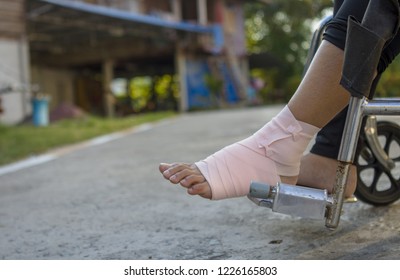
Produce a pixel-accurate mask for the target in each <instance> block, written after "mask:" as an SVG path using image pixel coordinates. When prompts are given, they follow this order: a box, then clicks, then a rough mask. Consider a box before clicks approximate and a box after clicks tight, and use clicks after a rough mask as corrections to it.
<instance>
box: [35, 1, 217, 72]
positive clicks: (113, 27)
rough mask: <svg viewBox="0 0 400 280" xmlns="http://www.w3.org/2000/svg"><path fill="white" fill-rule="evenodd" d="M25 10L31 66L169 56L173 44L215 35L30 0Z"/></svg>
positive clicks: (78, 5) (79, 5)
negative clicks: (202, 35) (37, 63)
mask: <svg viewBox="0 0 400 280" xmlns="http://www.w3.org/2000/svg"><path fill="white" fill-rule="evenodd" d="M27 9H28V10H27V17H28V38H29V43H30V49H31V55H32V60H33V62H41V63H46V64H54V65H79V64H85V63H97V62H99V61H102V60H104V59H119V58H141V57H143V56H144V55H145V56H146V57H151V56H152V55H154V56H157V55H161V54H163V53H173V52H174V49H175V43H176V42H177V41H179V42H181V43H182V42H183V43H184V42H185V40H186V41H187V42H188V43H193V42H194V41H196V40H193V36H197V35H199V34H210V35H211V36H214V35H215V33H216V32H218V30H217V31H216V27H215V26H202V25H198V24H193V23H187V22H176V21H170V20H165V19H162V18H158V17H155V16H149V15H142V14H137V13H133V12H126V11H123V10H118V9H114V8H109V7H104V6H99V5H93V4H87V3H83V2H71V1H65V0H28V5H27Z"/></svg>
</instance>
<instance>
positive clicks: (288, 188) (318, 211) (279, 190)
mask: <svg viewBox="0 0 400 280" xmlns="http://www.w3.org/2000/svg"><path fill="white" fill-rule="evenodd" d="M248 198H249V199H250V200H251V201H253V202H254V203H255V204H257V205H258V206H263V207H268V208H271V209H272V211H274V212H277V213H282V214H287V215H292V216H298V217H302V218H309V219H321V220H322V219H325V218H326V211H327V208H328V207H330V206H331V205H332V204H333V199H332V197H331V196H329V195H328V192H327V190H319V189H312V188H307V187H301V186H293V185H287V184H282V183H278V184H277V185H276V186H271V185H268V184H264V183H260V182H252V183H251V185H250V193H249V194H248Z"/></svg>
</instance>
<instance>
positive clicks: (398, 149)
mask: <svg viewBox="0 0 400 280" xmlns="http://www.w3.org/2000/svg"><path fill="white" fill-rule="evenodd" d="M377 129H378V137H379V142H380V143H381V144H382V146H383V148H384V150H385V151H386V153H388V155H389V157H390V158H391V159H392V160H393V161H394V162H395V164H396V167H395V168H394V169H392V170H385V168H384V167H383V166H382V165H381V164H380V163H379V162H378V161H377V159H376V158H375V156H374V155H373V154H372V151H371V149H370V147H369V144H368V142H367V141H366V139H365V135H364V134H363V132H361V134H360V141H359V143H358V147H357V152H356V155H355V160H354V163H355V164H356V165H357V176H358V178H357V188H356V191H355V196H356V197H357V198H358V199H360V200H361V201H363V202H366V203H368V204H371V205H374V206H384V205H389V204H391V203H393V202H395V201H396V200H398V199H399V198H400V126H399V125H397V124H395V123H393V122H387V121H379V122H378V123H377Z"/></svg>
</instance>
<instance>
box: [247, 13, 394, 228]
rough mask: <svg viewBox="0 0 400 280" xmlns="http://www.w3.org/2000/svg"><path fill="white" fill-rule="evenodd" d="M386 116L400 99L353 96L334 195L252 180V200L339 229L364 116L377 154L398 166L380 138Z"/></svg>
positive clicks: (315, 44) (317, 37) (315, 43)
mask: <svg viewBox="0 0 400 280" xmlns="http://www.w3.org/2000/svg"><path fill="white" fill-rule="evenodd" d="M331 19H332V16H328V17H326V18H324V19H323V20H322V21H321V22H320V23H319V27H318V28H317V30H316V31H315V32H314V34H313V38H312V41H311V46H310V50H309V53H308V57H307V61H306V65H305V67H304V73H305V72H306V71H307V70H308V67H309V65H310V64H311V61H312V59H313V57H314V55H315V53H316V52H317V50H318V48H319V45H320V43H321V41H322V36H323V32H324V31H325V28H326V26H327V25H328V23H329V22H330V20H331ZM349 94H350V93H349ZM383 115H393V116H394V115H400V98H379V99H373V100H369V99H367V98H366V97H362V98H359V97H353V96H351V97H350V101H349V107H348V112H347V117H346V123H345V127H344V131H343V137H342V141H341V146H340V150H339V155H338V158H337V161H338V165H337V169H336V179H335V183H334V186H333V191H332V194H330V195H328V194H327V191H326V190H316V189H312V188H308V187H299V186H291V185H286V184H277V185H276V186H270V185H267V184H263V183H259V182H252V184H251V186H250V194H249V195H248V197H249V199H250V200H252V201H253V202H254V203H256V204H257V205H259V206H264V207H269V208H271V209H272V210H273V211H275V212H280V213H284V214H293V215H299V216H301V217H308V218H317V219H319V218H325V226H326V227H327V228H329V229H332V230H334V229H336V228H337V227H338V225H339V221H340V216H341V213H342V208H343V202H344V192H345V187H346V182H347V178H348V176H349V171H350V166H351V165H352V164H353V162H354V159H355V155H356V149H357V143H358V139H359V137H360V131H361V126H362V124H363V119H364V117H367V118H366V122H365V124H364V132H365V133H364V134H365V139H366V141H367V142H368V145H369V147H370V148H371V151H372V153H373V155H374V157H375V158H376V160H377V161H379V163H380V164H381V165H382V166H383V168H385V169H386V170H391V169H393V168H394V167H395V163H394V161H393V160H391V158H390V157H389V155H388V154H387V153H386V152H385V150H384V149H383V148H382V146H381V145H380V143H379V140H378V132H377V121H376V116H383Z"/></svg>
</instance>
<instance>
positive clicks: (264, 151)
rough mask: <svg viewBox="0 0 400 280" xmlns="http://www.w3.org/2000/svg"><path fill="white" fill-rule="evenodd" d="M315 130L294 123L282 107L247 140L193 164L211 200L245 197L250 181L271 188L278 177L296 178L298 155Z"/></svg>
mask: <svg viewBox="0 0 400 280" xmlns="http://www.w3.org/2000/svg"><path fill="white" fill-rule="evenodd" d="M318 130H319V129H318V128H317V127H315V126H312V125H309V124H307V123H304V122H300V121H297V120H296V118H295V117H294V116H293V114H292V113H291V111H290V110H289V108H288V107H287V106H286V107H285V108H284V109H283V110H282V111H281V112H280V113H279V114H278V115H277V116H276V117H275V118H273V119H272V120H271V121H270V122H269V123H267V124H266V125H265V126H264V127H262V128H261V129H260V130H259V131H257V132H256V133H255V134H253V135H252V136H250V137H249V138H246V139H244V140H242V141H240V142H238V143H235V144H233V145H230V146H228V147H225V148H223V149H222V150H220V151H218V152H217V153H215V154H213V155H211V156H209V157H208V158H206V159H205V160H203V161H199V162H196V163H195V164H196V166H197V167H198V168H199V170H200V172H201V173H202V174H203V176H204V177H205V179H206V180H207V182H208V183H209V185H210V187H211V191H212V199H214V200H216V199H223V198H228V197H238V196H245V195H247V194H248V193H249V188H250V183H251V181H260V182H264V183H267V184H271V185H275V184H276V183H278V182H280V176H296V175H298V174H299V167H300V159H301V156H302V155H303V152H304V151H305V149H306V148H307V145H308V143H309V142H310V140H311V139H312V137H313V136H314V135H315V134H316V133H317V132H318Z"/></svg>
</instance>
